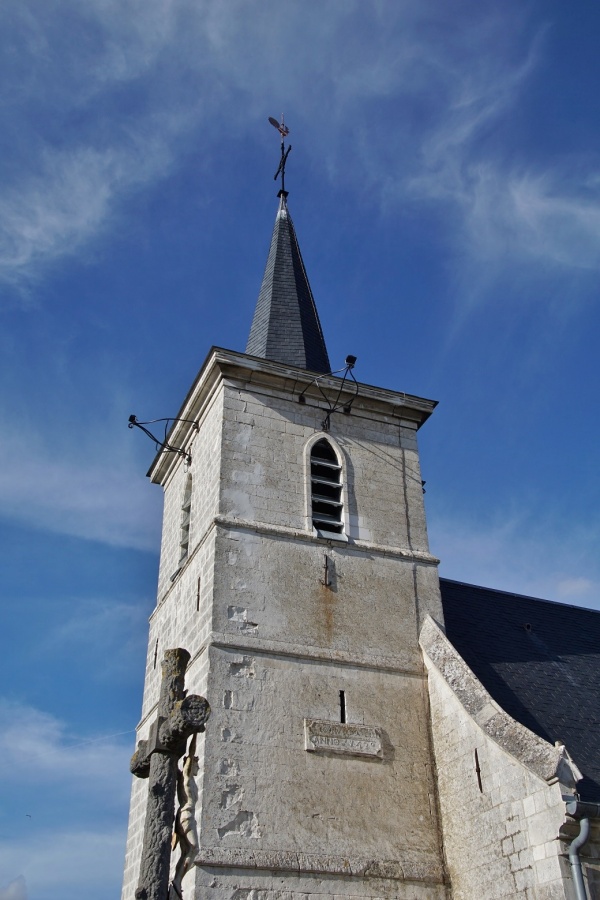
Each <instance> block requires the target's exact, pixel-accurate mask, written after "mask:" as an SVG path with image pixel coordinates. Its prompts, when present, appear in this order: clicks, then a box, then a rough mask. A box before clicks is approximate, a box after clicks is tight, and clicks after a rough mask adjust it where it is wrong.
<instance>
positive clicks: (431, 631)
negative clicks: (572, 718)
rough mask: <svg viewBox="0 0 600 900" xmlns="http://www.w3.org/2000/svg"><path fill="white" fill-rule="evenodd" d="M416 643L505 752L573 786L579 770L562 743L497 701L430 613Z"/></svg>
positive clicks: (550, 781)
mask: <svg viewBox="0 0 600 900" xmlns="http://www.w3.org/2000/svg"><path fill="white" fill-rule="evenodd" d="M419 644H420V646H421V649H422V651H423V655H424V657H425V664H426V666H427V668H428V670H431V668H434V669H436V671H437V672H439V674H440V675H441V676H442V678H443V679H444V681H445V682H446V684H447V685H448V687H449V688H450V689H451V690H452V692H453V694H454V695H455V697H456V698H457V700H458V701H459V702H460V703H461V705H462V707H463V708H464V710H465V712H467V713H468V715H469V716H470V717H471V719H472V720H473V721H474V722H475V723H476V724H477V725H478V726H479V728H481V730H482V731H483V732H484V734H485V735H486V736H487V737H488V738H490V740H492V741H494V743H496V744H497V745H498V746H499V747H500V748H501V749H502V750H504V752H505V753H508V754H509V755H510V756H512V757H513V758H514V759H515V760H516V761H517V762H519V763H520V764H521V765H522V766H525V768H527V769H529V771H530V772H532V773H533V774H534V775H536V776H537V777H538V778H541V779H542V780H543V781H545V782H546V783H547V784H555V783H556V782H560V783H561V785H563V786H564V787H565V788H570V789H574V788H575V785H576V783H577V782H578V781H579V780H580V779H581V778H582V774H581V772H580V771H579V769H578V768H577V766H576V765H575V763H574V762H573V760H572V759H571V757H570V756H569V754H568V752H567V750H566V748H565V747H564V746H563V745H560V746H558V747H554V746H552V744H549V743H548V742H547V741H545V740H543V739H542V738H540V737H538V735H537V734H534V733H533V731H530V730H529V728H526V727H525V726H524V725H521V723H520V722H517V721H516V720H515V719H513V718H512V717H511V716H509V715H508V713H507V712H505V711H504V710H503V709H502V707H501V706H499V705H498V703H496V701H495V700H494V699H493V698H492V696H491V695H490V694H489V693H488V692H487V691H486V689H485V688H484V687H483V685H482V684H481V682H480V681H479V679H478V678H477V676H476V675H475V673H474V672H473V671H472V670H471V669H470V668H469V667H468V665H467V664H466V662H465V661H464V659H463V658H462V656H461V655H460V654H459V653H458V652H457V650H456V649H455V647H454V646H453V645H452V644H451V643H450V641H449V640H448V638H447V637H446V635H445V634H444V632H443V631H442V629H441V628H440V627H439V625H438V624H437V622H435V620H434V619H432V617H431V616H429V615H428V616H427V617H426V619H425V621H424V623H423V627H422V629H421V634H420V637H419Z"/></svg>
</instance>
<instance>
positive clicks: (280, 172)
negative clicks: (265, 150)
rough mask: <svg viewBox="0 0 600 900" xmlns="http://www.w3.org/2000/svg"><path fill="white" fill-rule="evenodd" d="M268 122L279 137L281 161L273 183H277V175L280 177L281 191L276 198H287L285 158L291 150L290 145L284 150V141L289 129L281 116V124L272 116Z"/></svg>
mask: <svg viewBox="0 0 600 900" xmlns="http://www.w3.org/2000/svg"><path fill="white" fill-rule="evenodd" d="M269 122H270V123H271V125H272V126H273V127H274V128H276V129H277V131H278V132H279V134H280V135H281V159H280V160H279V167H278V169H277V171H276V172H275V175H274V176H273V181H277V178H278V177H279V175H281V190H280V191H279V194H278V195H277V196H278V197H280V196H282V195H283V196H284V197H287V191H286V189H285V164H286V162H287V158H288V156H289V154H290V150H291V149H292V145H291V144H290V146H289V147H288V148H287V150H286V149H285V139H286V137H287V136H288V134H289V133H290V129H289V128H288V127H287V125H286V124H285V122H284V121H283V114H282V116H281V122H278V121H277V119H274V118H273V116H269Z"/></svg>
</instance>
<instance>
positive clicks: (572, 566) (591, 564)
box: [429, 508, 600, 609]
mask: <svg viewBox="0 0 600 900" xmlns="http://www.w3.org/2000/svg"><path fill="white" fill-rule="evenodd" d="M429 532H430V539H431V547H432V551H433V552H434V553H435V554H436V555H437V556H438V557H439V558H440V560H441V566H440V574H441V575H442V576H444V577H446V578H453V579H455V580H457V581H465V582H467V583H470V584H479V585H483V586H486V587H494V588H497V589H500V590H507V591H512V592H514V593H518V594H526V595H529V596H532V597H542V598H544V599H547V600H557V601H560V602H563V603H573V604H575V605H581V606H589V607H592V608H596V609H600V568H599V567H598V566H597V565H596V563H595V560H596V554H595V552H594V550H595V547H597V545H598V540H599V539H600V523H589V522H588V523H580V524H579V525H571V527H570V528H569V532H568V534H565V531H564V527H561V526H560V524H558V523H557V522H556V521H554V520H552V519H551V518H550V515H549V511H548V509H546V510H545V512H544V513H540V512H539V511H538V512H533V511H532V510H525V509H522V510H520V511H517V512H515V510H514V509H511V510H509V509H508V508H504V509H500V508H497V510H496V512H495V514H493V515H488V516H486V517H484V519H483V520H477V517H476V516H475V515H473V514H471V515H469V516H468V517H465V518H464V519H461V518H460V517H458V516H457V517H454V516H451V515H448V514H445V515H444V516H439V515H437V516H436V515H432V516H430V518H429ZM574 573H575V574H574Z"/></svg>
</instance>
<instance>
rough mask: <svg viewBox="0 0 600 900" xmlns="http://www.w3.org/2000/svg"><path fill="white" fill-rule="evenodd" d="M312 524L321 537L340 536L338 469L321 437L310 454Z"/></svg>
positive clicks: (334, 456)
mask: <svg viewBox="0 0 600 900" xmlns="http://www.w3.org/2000/svg"><path fill="white" fill-rule="evenodd" d="M310 481H311V503H312V523H313V527H314V528H315V529H316V530H317V532H318V534H319V535H320V536H321V537H328V536H329V535H331V536H332V537H337V536H338V535H342V534H343V533H344V517H343V512H344V507H343V503H342V467H341V465H340V463H339V461H338V458H337V455H336V453H335V450H334V449H333V447H332V446H331V444H330V443H329V441H327V440H325V438H322V439H321V440H320V441H317V443H316V444H315V445H314V446H313V448H312V450H311V453H310Z"/></svg>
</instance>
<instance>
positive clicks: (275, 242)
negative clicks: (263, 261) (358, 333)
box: [246, 190, 331, 372]
mask: <svg viewBox="0 0 600 900" xmlns="http://www.w3.org/2000/svg"><path fill="white" fill-rule="evenodd" d="M278 196H279V198H280V199H279V209H278V211H277V217H276V219H275V227H274V228H273V237H272V238H271V248H270V250H269V257H268V259H267V265H266V268H265V274H264V276H263V281H262V286H261V289H260V293H259V295H258V302H257V304H256V309H255V311H254V319H253V320H252V328H251V329H250V337H249V338H248V344H247V347H246V353H248V354H250V355H252V356H261V357H263V358H264V359H272V360H274V361H275V362H282V363H287V364H288V365H291V366H300V368H302V369H310V371H312V372H330V371H331V366H330V365H329V357H328V355H327V348H326V346H325V339H324V338H323V332H322V331H321V323H320V321H319V315H318V313H317V307H316V306H315V301H314V298H313V295H312V291H311V289H310V284H309V283H308V277H307V275H306V269H305V268H304V263H303V261H302V255H301V253H300V247H299V246H298V239H297V237H296V231H295V229H294V223H293V222H292V217H291V216H290V213H289V210H288V207H287V191H283V190H282V191H280V192H279V195H278Z"/></svg>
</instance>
